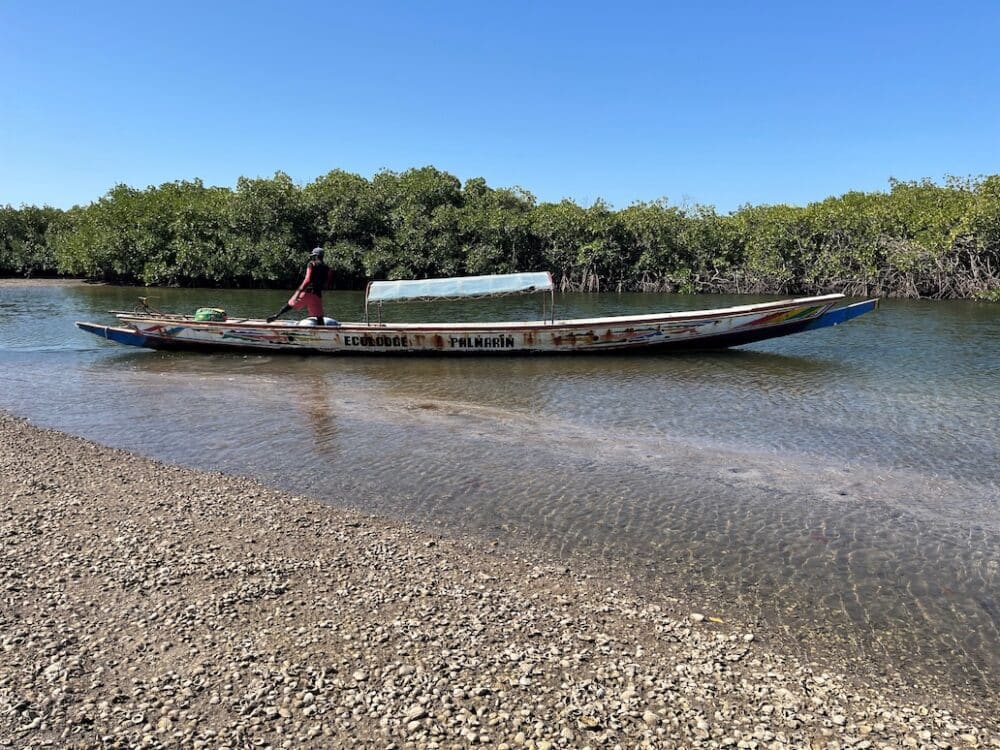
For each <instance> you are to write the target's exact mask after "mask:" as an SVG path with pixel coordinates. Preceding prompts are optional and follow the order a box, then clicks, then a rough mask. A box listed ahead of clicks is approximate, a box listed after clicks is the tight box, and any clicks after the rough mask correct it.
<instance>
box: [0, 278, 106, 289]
mask: <svg viewBox="0 0 1000 750" xmlns="http://www.w3.org/2000/svg"><path fill="white" fill-rule="evenodd" d="M100 285H101V282H92V281H87V280H86V279H62V278H60V279H50V278H44V277H38V278H30V279H22V278H9V279H5V278H0V288H2V287H5V286H6V287H25V286H32V287H34V286H100Z"/></svg>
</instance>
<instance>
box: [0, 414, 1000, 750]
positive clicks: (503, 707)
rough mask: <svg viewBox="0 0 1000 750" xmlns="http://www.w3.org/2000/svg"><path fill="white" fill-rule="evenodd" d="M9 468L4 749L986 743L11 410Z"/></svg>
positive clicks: (953, 723) (361, 524)
mask: <svg viewBox="0 0 1000 750" xmlns="http://www.w3.org/2000/svg"><path fill="white" fill-rule="evenodd" d="M0 468H2V471H0V495H2V496H3V497H4V498H5V503H4V505H3V507H2V509H0V537H2V545H0V589H2V594H0V634H2V635H0V746H2V745H6V746H10V747H42V746H46V744H48V745H52V746H59V747H92V746H98V745H100V746H104V747H129V748H131V747H161V746H163V747H167V746H178V747H222V746H229V747H246V746H251V745H255V744H262V745H272V746H275V747H280V746H285V747H317V748H319V747H323V748H325V747H337V746H357V745H362V746H373V747H455V746H459V747H462V746H468V745H471V744H481V745H486V746H502V745H504V744H506V745H508V746H510V747H516V746H520V745H523V746H527V747H584V746H590V747H605V746H607V747H611V746H614V745H616V744H621V745H625V746H649V747H723V746H738V747H751V748H753V747H760V748H771V747H775V748H779V747H789V748H791V747H795V748H799V747H822V748H827V747H844V746H855V747H862V748H864V747H874V748H897V747H906V746H912V747H948V746H953V747H977V746H978V747H990V746H993V747H1000V735H998V733H997V726H996V723H995V718H993V717H991V716H989V714H988V713H986V711H988V710H989V705H988V698H987V697H986V696H984V697H983V703H982V705H981V706H978V707H977V706H969V705H967V706H964V707H962V706H956V705H949V703H950V702H949V701H947V700H945V699H942V700H940V701H938V700H935V701H930V702H918V701H917V700H916V697H915V696H912V695H908V694H907V692H906V686H905V685H886V684H879V683H878V682H876V681H874V679H873V680H869V681H868V682H867V684H859V680H858V679H857V678H856V677H855V678H851V677H848V676H843V675H836V674H829V673H824V674H820V673H817V672H816V671H814V670H813V669H812V668H810V667H809V666H807V665H805V664H802V663H800V662H799V661H797V660H796V659H794V658H792V657H789V656H787V655H782V654H780V653H776V652H774V651H772V650H771V649H770V648H769V647H768V646H767V645H765V644H764V643H762V641H766V640H767V638H766V636H767V634H765V633H759V632H757V633H755V632H749V631H748V630H747V629H746V628H745V627H740V626H739V625H738V624H735V623H716V622H714V621H713V618H712V613H710V612H704V611H693V609H692V608H691V607H690V606H689V605H688V604H687V603H686V602H684V601H683V600H679V599H676V598H673V597H665V596H663V595H655V596H652V595H651V596H642V595H640V594H637V593H635V592H632V591H630V590H629V586H628V582H627V581H625V580H615V578H614V573H613V572H610V573H608V574H607V575H606V576H603V575H602V576H596V575H593V574H592V572H591V573H588V572H586V571H584V570H583V569H579V570H578V569H576V568H575V567H567V566H566V565H565V563H561V562H558V561H551V560H546V559H544V558H542V557H536V556H534V555H533V554H530V553H526V552H521V551H514V550H505V549H502V548H499V547H493V546H488V545H487V546H485V547H484V546H483V545H482V544H479V543H477V542H476V541H475V540H461V539H451V538H441V537H439V536H437V535H434V534H432V533H430V532H427V531H423V530H420V529H417V528H413V527H410V526H407V525H404V524H399V523H394V522H391V521H387V520H384V519H377V518H372V517H367V516H363V515H360V514H356V513H352V512H347V511H342V510H338V509H335V508H332V507H329V506H326V505H323V504H320V503H318V502H315V501H312V500H309V499H306V498H301V497H294V496H291V495H288V494H284V493H280V492H277V491H274V490H271V489H268V488H266V487H263V486H262V485H260V484H258V483H256V482H253V481H250V480H246V479H242V478H237V477H229V476H224V475H221V474H205V473H200V472H197V471H192V470H188V469H183V468H179V467H174V466H167V465H163V464H158V463H155V462H152V461H149V460H146V459H142V458H139V457H136V456H134V455H131V454H129V453H127V452H124V451H120V450H113V449H109V448H104V447H101V446H98V445H95V444H93V443H89V442H87V441H85V440H82V439H78V438H75V437H71V436H67V435H64V434H61V433H57V432H54V431H49V430H40V429H38V428H35V427H33V426H31V425H30V424H28V423H27V422H25V421H24V420H21V419H18V418H15V417H11V416H9V415H4V414H0ZM977 708H978V709H981V710H982V711H983V712H982V713H979V712H977ZM977 717H978V718H977Z"/></svg>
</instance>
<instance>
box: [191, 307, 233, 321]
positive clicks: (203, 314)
mask: <svg viewBox="0 0 1000 750" xmlns="http://www.w3.org/2000/svg"><path fill="white" fill-rule="evenodd" d="M194 319H195V320H225V319H226V311H225V310H223V309H222V308H221V307H199V308H198V310H197V312H195V314H194Z"/></svg>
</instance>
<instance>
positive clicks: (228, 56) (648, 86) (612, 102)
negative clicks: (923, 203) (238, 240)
mask: <svg viewBox="0 0 1000 750" xmlns="http://www.w3.org/2000/svg"><path fill="white" fill-rule="evenodd" d="M998 40H1000V2H996V1H990V2H985V1H984V2H948V3H945V2H922V1H921V0H915V1H909V2H904V1H902V0H895V1H892V0H890V1H886V2H879V1H877V0H867V1H866V2H855V1H854V0H841V1H840V2H836V3H809V2H803V1H802V0H798V1H796V2H767V1H766V0H763V1H762V2H746V1H745V0H743V1H740V2H704V3H697V2H650V3H629V2H622V3H615V4H612V3H606V2H605V3H590V2H583V1H580V2H558V3H557V2H534V3H529V2H503V3H486V2H475V1H474V0H465V1H464V2H378V1H377V0H376V1H374V2H371V1H368V2H356V1H355V2H319V1H317V2H294V1H288V2H281V3H279V2H253V1H250V2H213V1H209V0H199V2H188V1H187V0H183V1H182V0H172V1H171V2H159V3H151V2H135V1H134V0H132V1H130V2H97V3H81V2H79V1H78V0H75V1H73V2H62V1H60V2H47V1H46V0H37V1H34V2H30V1H29V0H6V1H5V2H2V3H0V204H4V203H11V204H14V205H19V204H22V203H27V204H50V205H55V206H60V207H68V206H70V205H72V204H74V203H89V202H90V201H92V200H95V199H96V198H98V197H99V196H101V195H102V194H103V193H105V192H106V191H107V190H108V189H109V188H110V187H111V186H113V185H114V184H116V183H118V182H124V183H127V184H130V185H133V186H136V187H146V186H147V185H151V184H160V183H162V182H166V181H171V180H179V179H192V178H195V177H201V178H202V179H203V180H204V181H205V182H206V183H207V184H212V185H228V186H234V185H235V183H236V179H237V178H238V177H239V176H240V175H247V176H270V175H272V174H273V173H274V172H275V171H276V170H282V171H284V172H287V173H288V174H290V175H291V176H292V177H293V178H294V179H295V180H296V181H298V182H300V183H302V184H304V183H306V182H309V181H311V180H313V179H315V178H316V177H318V176H320V175H322V174H325V173H326V172H328V171H329V170H331V169H334V168H341V169H346V170H349V171H352V172H358V173H360V174H362V175H365V176H367V177H370V176H371V175H372V174H374V173H375V172H377V171H379V170H381V169H391V170H397V171H401V170H404V169H407V168H409V167H415V166H423V165H427V164H432V165H434V166H436V167H438V168H440V169H443V170H446V171H448V172H451V173H452V174H454V175H456V176H457V177H459V178H460V179H462V180H465V179H468V178H471V177H479V176H481V177H485V178H486V180H487V181H488V182H489V183H490V184H491V185H493V186H503V187H507V186H513V185H520V186H521V187H524V188H525V189H527V190H529V191H530V192H532V193H533V194H535V195H536V196H537V197H538V198H539V199H540V200H545V201H556V200H560V199H562V198H564V197H566V198H572V199H574V200H576V201H578V202H580V203H583V204H589V203H590V202H592V201H593V200H595V199H596V198H604V199H606V200H607V201H609V202H610V203H611V204H612V205H614V206H617V207H622V206H626V205H628V204H629V203H631V202H633V201H636V200H653V199H656V198H660V197H666V198H668V199H669V200H670V201H671V202H673V203H675V204H679V203H686V202H687V203H691V202H697V203H707V204H711V205H714V206H716V207H717V208H719V209H720V210H722V211H730V210H732V209H734V208H736V207H738V206H739V205H741V204H743V203H794V204H803V203H807V202H809V201H813V200H819V199H822V198H825V197H827V196H829V195H839V194H841V193H843V192H845V191H848V190H854V189H856V190H883V189H886V187H887V181H888V179H889V178H890V177H896V178H899V179H919V178H923V177H930V178H933V179H935V180H940V179H942V178H943V177H944V176H945V175H948V174H954V175H961V176H967V175H979V174H992V173H998V172H1000V51H998V49H1000V47H998Z"/></svg>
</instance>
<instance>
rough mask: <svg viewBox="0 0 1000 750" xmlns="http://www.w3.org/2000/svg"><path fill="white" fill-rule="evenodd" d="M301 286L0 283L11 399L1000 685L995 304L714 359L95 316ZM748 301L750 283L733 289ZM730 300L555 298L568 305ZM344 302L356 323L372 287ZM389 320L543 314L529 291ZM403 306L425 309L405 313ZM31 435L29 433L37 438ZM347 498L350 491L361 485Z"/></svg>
mask: <svg viewBox="0 0 1000 750" xmlns="http://www.w3.org/2000/svg"><path fill="white" fill-rule="evenodd" d="M139 294H143V295H148V296H150V298H151V299H150V302H151V304H153V305H154V306H156V307H160V308H163V309H171V310H175V311H185V310H186V311H191V310H193V309H194V308H196V307H200V306H220V307H224V308H226V309H227V310H229V311H230V313H231V314H234V315H240V316H244V315H245V316H250V315H255V316H256V315H262V314H265V313H268V312H271V311H273V310H275V309H277V308H278V307H279V306H280V305H281V303H282V301H283V299H284V298H285V297H286V296H287V293H282V292H263V291H255V292H245V291H218V290H138V289H130V288H119V287H87V286H79V287H67V286H52V287H18V286H7V287H3V286H0V408H3V409H6V410H8V411H11V412H13V413H16V414H20V415H25V416H28V417H30V418H31V419H32V420H33V421H35V422H37V423H39V424H42V425H47V426H52V427H56V428H59V429H62V430H66V431H69V432H73V433H76V434H79V435H82V436H85V437H87V438H91V439H94V440H97V441H99V442H102V443H106V444H110V445H114V446H119V447H124V448H129V449H133V450H136V451H138V452H141V453H143V454H146V455H150V456H153V457H156V458H160V459H164V460H167V461H172V462H180V463H184V464H188V465H192V466H196V467H199V468H206V469H217V470H222V471H228V472H237V473H243V474H248V475H253V476H257V477H260V478H262V479H264V480H265V481H268V482H270V483H274V484H278V485H280V486H283V487H285V488H288V489H291V490H293V491H296V492H301V493H309V494H311V495H314V496H318V497H320V498H326V499H328V500H331V501H334V502H340V503H343V502H347V503H349V504H351V505H353V506H355V507H358V508H361V509H363V510H367V511H372V512H376V513H382V514H388V515H393V516H398V517H403V518H406V519H409V520H414V521H417V522H420V523H424V524H427V525H431V526H443V527H446V528H448V529H452V530H456V531H459V532H463V533H471V534H474V535H479V536H482V537H485V538H489V539H498V540H499V541H500V542H501V543H509V544H525V543H526V544H530V545H534V546H538V547H542V548H545V549H548V550H550V551H553V552H556V553H562V554H565V555H567V556H576V555H582V556H586V557H587V558H589V559H590V560H591V561H596V562H597V563H598V564H600V565H602V566H605V567H616V568H620V569H621V570H622V571H624V572H626V573H628V574H629V575H633V576H635V577H636V579H637V580H639V581H640V582H642V584H643V585H647V586H651V587H653V586H659V587H662V591H663V593H664V594H665V595H669V594H670V592H671V591H676V590H677V588H678V587H683V590H684V591H685V598H691V599H693V600H694V601H695V602H701V603H703V604H704V606H705V607H706V608H707V609H709V613H717V614H720V615H722V616H725V615H726V614H727V613H735V612H740V613H748V614H749V616H750V617H753V618H759V619H760V620H763V621H765V622H766V623H767V624H768V625H769V626H771V627H770V629H769V632H772V633H783V634H787V636H788V638H789V639H790V642H791V643H792V644H793V645H798V646H800V647H801V648H802V649H803V650H804V651H806V652H813V653H819V652H821V651H823V650H824V649H827V648H829V647H831V645H832V646H839V647H841V648H840V649H839V653H841V654H848V655H850V654H853V655H856V656H858V657H859V658H861V659H863V660H865V661H866V662H868V663H870V664H874V665H876V666H877V667H878V668H881V669H885V670H889V671H902V672H904V673H906V674H907V675H912V676H913V677H914V679H917V680H919V681H921V682H926V683H928V684H932V683H934V684H940V683H941V681H942V680H943V681H944V682H946V683H947V685H948V686H949V687H950V688H956V687H957V688H958V689H960V690H967V691H969V692H972V693H976V694H979V695H980V696H982V695H983V694H984V692H983V691H987V693H986V694H988V691H990V690H996V689H997V687H998V684H1000V594H998V585H1000V306H996V305H987V304H976V303H962V302H929V301H913V302H902V301H889V302H885V303H883V305H882V306H881V308H880V309H879V311H878V312H877V313H875V314H873V315H868V316H865V317H863V318H860V319H858V320H856V321H852V322H851V323H849V324H848V325H845V326H840V327H837V328H834V329H826V330H822V331H814V332H811V333H806V334H802V335H799V336H793V337H790V338H787V339H780V340H777V341H773V342H764V343H761V344H756V345H753V346H752V347H748V348H743V349H739V350H731V351H727V352H721V353H714V354H688V355H679V356H678V355H674V356H666V355H664V356H652V357H628V356H580V357H571V358H514V359H475V358H473V359H461V360H448V359H403V358H400V359H378V358H357V359H350V358H344V359H337V358H304V357H288V356H243V355H205V354H162V353H156V352H147V351H141V350H130V349H127V348H124V347H120V346H116V345H113V344H109V343H107V342H104V341H102V340H100V339H97V338H95V337H93V336H90V335H88V334H85V333H83V332H81V331H78V330H77V329H76V328H75V327H74V326H73V321H74V320H95V321H110V316H108V315H107V314H106V311H107V310H109V309H115V308H118V309H122V308H127V309H130V308H131V307H132V305H133V304H134V301H135V297H136V296H137V295H139ZM738 299H739V302H746V301H748V299H747V298H745V297H744V298H738ZM735 301H736V299H734V298H724V297H715V296H713V297H704V296H703V297H692V296H674V295H638V294H635V295H632V294H622V295H613V294H608V295H563V296H561V297H560V298H558V300H557V305H558V310H559V311H560V316H565V317H575V316H578V315H579V316H584V315H586V316H590V315H596V314H615V313H623V312H654V311H659V310H663V309H693V308H708V307H718V306H722V305H726V304H730V303H732V302H735ZM327 307H328V314H332V315H333V316H335V317H337V318H340V319H341V320H356V319H358V317H359V315H360V308H361V296H360V295H359V294H356V293H334V294H331V295H330V296H329V298H328V301H327ZM392 315H393V318H392V319H396V320H402V319H411V320H414V319H424V320H427V319H455V318H464V319H473V318H474V319H480V320H482V319H490V318H494V319H510V320H514V319H525V318H529V319H535V318H537V316H538V307H537V304H536V303H534V302H532V301H530V300H526V301H525V300H515V301H513V302H509V301H504V302H482V303H476V304H469V305H459V306H456V305H452V306H440V307H435V306H430V305H424V306H413V307H412V308H398V309H393V310H392ZM404 316H407V317H404ZM25 448H26V449H30V446H25ZM345 498H346V500H345Z"/></svg>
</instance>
